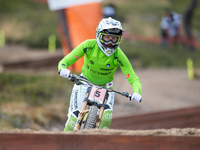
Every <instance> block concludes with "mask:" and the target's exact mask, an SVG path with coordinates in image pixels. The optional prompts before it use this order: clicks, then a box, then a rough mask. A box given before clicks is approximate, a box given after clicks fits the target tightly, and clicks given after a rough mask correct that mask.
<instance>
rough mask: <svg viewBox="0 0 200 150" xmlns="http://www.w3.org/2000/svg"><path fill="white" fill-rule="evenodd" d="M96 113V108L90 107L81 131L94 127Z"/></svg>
mask: <svg viewBox="0 0 200 150" xmlns="http://www.w3.org/2000/svg"><path fill="white" fill-rule="evenodd" d="M97 111H98V108H97V107H96V106H90V110H89V112H88V115H87V119H86V121H85V124H84V126H83V129H91V128H94V125H95V123H96V117H97Z"/></svg>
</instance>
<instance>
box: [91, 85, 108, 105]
mask: <svg viewBox="0 0 200 150" xmlns="http://www.w3.org/2000/svg"><path fill="white" fill-rule="evenodd" d="M105 95H106V90H105V89H99V88H97V87H95V86H93V87H92V89H91V91H90V95H89V97H88V99H89V100H91V101H97V102H98V103H101V104H103V102H104V99H105Z"/></svg>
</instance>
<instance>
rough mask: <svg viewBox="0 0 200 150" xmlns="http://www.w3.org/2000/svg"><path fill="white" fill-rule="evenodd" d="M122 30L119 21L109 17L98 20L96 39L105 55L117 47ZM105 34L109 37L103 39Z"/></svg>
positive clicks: (110, 53) (109, 54) (111, 52)
mask: <svg viewBox="0 0 200 150" xmlns="http://www.w3.org/2000/svg"><path fill="white" fill-rule="evenodd" d="M123 32H124V30H123V29H122V26H121V23H120V22H119V21H117V20H115V19H112V18H111V17H109V18H106V19H102V20H101V21H100V23H99V24H98V26H97V30H96V40H97V45H98V46H99V48H100V49H101V51H102V52H103V53H104V54H105V55H106V56H108V57H109V56H111V55H112V54H114V52H115V50H116V49H117V48H118V47H119V44H120V43H121V40H122V34H123ZM106 36H109V37H111V38H109V39H105V38H106Z"/></svg>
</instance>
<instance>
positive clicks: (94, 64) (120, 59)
mask: <svg viewBox="0 0 200 150" xmlns="http://www.w3.org/2000/svg"><path fill="white" fill-rule="evenodd" d="M83 56H84V64H83V66H82V73H83V75H84V76H85V78H87V79H88V80H89V81H90V82H92V83H94V84H98V85H103V84H106V83H109V82H111V81H113V76H114V73H115V71H116V69H117V67H118V66H120V68H121V70H122V72H123V74H124V75H125V76H126V78H127V80H128V82H129V83H130V84H131V85H132V87H133V91H134V92H135V93H138V94H140V95H141V83H140V80H139V78H138V76H137V75H136V74H135V72H134V70H133V68H132V66H131V64H130V62H129V60H128V58H127V57H126V55H125V54H124V53H123V51H122V50H121V49H120V48H119V47H118V48H117V49H116V51H115V53H114V54H113V55H111V56H110V57H107V56H106V55H105V54H104V53H103V52H102V51H101V50H100V48H99V47H98V45H97V43H96V39H92V40H86V41H84V42H83V43H81V44H80V45H78V46H77V47H76V48H75V49H74V50H73V51H71V52H70V53H69V54H68V55H66V56H65V57H64V58H63V59H62V60H61V61H60V62H59V64H58V71H60V70H61V69H62V68H67V67H68V66H70V65H72V64H73V63H75V62H76V61H77V60H78V59H79V58H81V57H83Z"/></svg>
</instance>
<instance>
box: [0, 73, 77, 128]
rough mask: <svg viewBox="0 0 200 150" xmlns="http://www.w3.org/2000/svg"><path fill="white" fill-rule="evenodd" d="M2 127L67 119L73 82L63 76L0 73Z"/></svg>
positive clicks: (38, 125)
mask: <svg viewBox="0 0 200 150" xmlns="http://www.w3.org/2000/svg"><path fill="white" fill-rule="evenodd" d="M0 85H1V86H0V119H1V122H0V130H1V129H12V128H32V129H35V130H39V129H42V128H48V126H49V124H50V122H52V121H54V120H56V121H60V122H63V124H64V121H66V118H67V116H66V114H67V108H68V106H69V95H70V92H71V89H72V85H73V83H72V82H70V81H68V80H66V79H64V78H61V77H60V76H42V75H21V74H9V73H0Z"/></svg>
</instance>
